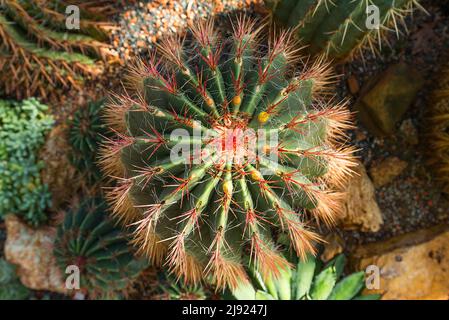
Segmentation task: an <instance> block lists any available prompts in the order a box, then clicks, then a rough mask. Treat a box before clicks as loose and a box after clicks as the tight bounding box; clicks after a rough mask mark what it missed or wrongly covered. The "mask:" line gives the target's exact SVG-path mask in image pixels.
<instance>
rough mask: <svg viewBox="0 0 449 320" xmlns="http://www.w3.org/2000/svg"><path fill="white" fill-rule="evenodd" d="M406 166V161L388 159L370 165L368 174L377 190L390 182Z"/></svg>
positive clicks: (395, 158)
mask: <svg viewBox="0 0 449 320" xmlns="http://www.w3.org/2000/svg"><path fill="white" fill-rule="evenodd" d="M407 166H408V163H407V162H406V161H403V160H401V159H399V158H398V157H389V158H385V159H384V160H382V161H380V162H378V163H376V164H374V165H372V166H371V168H370V169H369V174H370V176H371V178H372V179H373V183H374V186H375V187H376V188H379V187H382V186H384V185H387V184H389V183H390V182H392V181H393V180H394V179H395V178H396V177H397V176H399V175H400V174H401V173H402V172H403V171H404V170H405V168H407Z"/></svg>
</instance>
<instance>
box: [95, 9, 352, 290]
mask: <svg viewBox="0 0 449 320" xmlns="http://www.w3.org/2000/svg"><path fill="white" fill-rule="evenodd" d="M261 30H263V29H262V28H261V27H259V28H256V22H254V21H250V20H249V19H246V18H244V17H241V18H240V19H238V20H237V22H236V23H234V25H233V34H232V35H231V36H230V37H228V38H224V37H223V36H220V34H219V33H218V32H217V31H216V30H215V29H214V24H213V22H212V21H211V20H209V21H200V22H198V23H197V24H196V25H195V26H192V27H191V36H192V37H193V39H192V41H191V42H189V41H187V40H186V41H183V39H181V38H179V37H172V38H167V39H165V40H164V41H162V42H161V44H160V46H159V53H160V56H157V54H156V53H154V52H153V54H152V55H151V57H150V58H149V60H148V61H145V62H143V61H142V62H140V63H138V64H137V66H136V67H135V68H134V71H133V72H132V76H130V78H129V83H130V86H131V87H133V88H135V89H136V90H137V92H136V94H135V96H131V95H124V96H121V97H116V98H115V102H113V103H111V104H110V106H109V107H108V108H107V121H108V122H109V123H110V124H111V127H112V128H113V130H115V132H116V136H115V138H112V139H110V140H108V141H107V142H106V144H105V146H104V150H103V151H102V157H101V162H102V167H103V168H104V170H105V171H106V173H107V174H109V175H110V176H111V177H115V180H116V181H117V186H116V187H115V188H114V189H113V190H112V191H110V192H109V194H108V198H109V199H110V201H111V203H112V205H113V214H114V215H115V216H116V217H117V218H119V219H121V220H122V221H123V222H124V223H126V224H127V223H134V224H136V226H137V229H136V232H135V243H136V245H137V246H138V247H139V248H140V251H141V252H143V253H145V254H146V255H147V256H148V257H150V258H151V260H152V261H153V262H154V263H162V262H164V261H165V263H166V265H167V266H168V267H169V269H170V270H171V271H172V272H173V273H175V274H176V275H177V277H183V278H184V279H185V280H186V281H187V282H194V283H196V282H198V281H200V279H202V278H203V277H210V278H211V280H212V281H213V282H215V283H216V285H217V288H223V287H225V286H230V287H235V286H236V285H237V284H238V283H240V282H241V281H247V276H246V272H245V266H255V268H256V269H257V270H258V271H260V272H261V273H262V274H263V275H264V276H268V275H270V274H278V273H279V270H280V269H282V268H287V267H288V265H289V264H288V262H287V261H286V260H285V259H284V258H283V257H282V255H281V254H280V248H279V246H278V245H277V244H276V237H277V236H278V235H279V233H286V234H288V235H289V237H290V240H291V245H292V247H293V248H294V250H295V251H296V253H297V254H298V255H299V256H302V257H304V256H305V255H306V253H307V252H311V251H314V247H313V242H314V241H317V240H319V237H318V235H316V234H315V233H314V232H312V231H311V230H310V228H309V227H308V224H307V220H308V218H309V217H312V218H316V219H317V220H319V221H324V222H325V223H328V224H332V222H333V221H334V219H335V218H336V216H338V214H339V201H338V200H339V199H340V197H341V194H340V193H338V192H334V191H333V190H332V186H333V185H335V184H341V183H343V181H344V178H345V176H346V175H348V174H349V173H350V172H351V166H352V165H353V161H352V151H353V150H352V148H351V147H346V146H344V144H343V143H340V142H339V141H340V140H339V138H342V137H343V136H344V130H345V129H346V128H348V127H350V113H349V112H348V111H347V109H346V108H345V106H344V105H341V104H336V103H335V104H334V102H333V101H330V102H329V101H328V100H329V99H326V95H325V94H326V92H327V89H328V86H327V83H328V82H329V80H330V78H331V73H330V71H329V69H328V68H327V66H326V65H325V64H323V63H322V61H316V62H315V63H313V64H311V65H309V66H298V64H297V63H298V61H299V59H298V58H299V55H298V52H297V49H296V48H297V47H296V46H295V43H294V41H292V34H291V33H289V32H281V33H280V34H273V35H271V36H270V39H268V45H264V44H263V40H262V39H261V35H262V32H261ZM259 40H260V41H259ZM296 67H298V68H299V69H296ZM330 104H333V105H332V106H330ZM179 133H182V134H181V137H179V136H178V134H179ZM264 137H267V139H265V140H264ZM180 138H181V142H179V140H180ZM275 138H277V140H276V139H275ZM181 149H182V150H183V152H182V155H181V156H180V157H178V154H179V153H181ZM186 149H187V152H185V153H184V151H185V150H186ZM256 149H257V152H256ZM189 151H190V152H189ZM276 158H277V159H276Z"/></svg>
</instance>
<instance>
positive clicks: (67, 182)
mask: <svg viewBox="0 0 449 320" xmlns="http://www.w3.org/2000/svg"><path fill="white" fill-rule="evenodd" d="M66 131H67V130H66V128H65V126H64V125H57V126H55V127H53V129H52V131H51V132H50V134H49V135H48V137H47V139H46V141H45V145H44V146H43V148H42V150H41V153H40V158H41V159H42V161H44V163H45V167H44V169H43V170H42V180H43V182H44V183H46V184H47V185H48V186H49V189H50V192H51V194H52V209H53V210H54V211H57V210H58V209H59V207H60V206H61V205H62V204H63V203H67V202H69V201H70V197H71V196H72V195H73V194H75V193H76V189H77V188H78V187H79V185H80V182H79V179H75V168H74V167H73V166H72V165H71V163H70V161H69V159H68V154H69V153H70V152H71V150H70V146H68V144H67V139H66V137H67V133H66Z"/></svg>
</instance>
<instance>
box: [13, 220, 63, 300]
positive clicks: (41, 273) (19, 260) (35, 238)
mask: <svg viewBox="0 0 449 320" xmlns="http://www.w3.org/2000/svg"><path fill="white" fill-rule="evenodd" d="M5 224H6V234H7V238H6V243H5V256H6V259H7V260H8V261H9V262H11V263H13V264H15V265H17V274H18V276H19V277H20V281H22V283H23V284H24V285H25V286H27V287H28V288H31V289H34V290H48V291H53V292H59V293H66V289H65V286H64V283H63V281H62V274H61V272H60V270H59V268H58V266H57V265H56V261H55V258H54V256H53V243H54V238H55V230H54V228H50V227H45V228H40V229H32V228H30V227H28V226H27V225H26V224H24V223H23V222H21V221H20V219H19V218H18V217H16V216H15V215H8V216H7V217H6V219H5Z"/></svg>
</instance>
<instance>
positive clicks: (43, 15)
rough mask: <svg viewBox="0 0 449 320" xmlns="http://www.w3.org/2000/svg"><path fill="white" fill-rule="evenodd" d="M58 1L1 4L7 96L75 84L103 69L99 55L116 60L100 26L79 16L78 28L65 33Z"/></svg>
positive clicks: (0, 33)
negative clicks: (99, 61)
mask: <svg viewBox="0 0 449 320" xmlns="http://www.w3.org/2000/svg"><path fill="white" fill-rule="evenodd" d="M58 2H59V1H38V0H32V1H22V0H3V1H2V2H1V4H0V53H1V56H2V57H3V58H4V59H9V63H3V64H2V67H1V69H0V70H1V74H2V75H4V76H2V77H0V79H1V82H2V89H3V90H4V91H5V93H6V94H15V95H16V96H17V98H23V97H28V96H32V95H40V96H43V97H46V96H47V91H48V86H49V85H50V86H60V87H65V88H66V87H69V86H74V87H75V88H77V87H79V85H80V84H81V83H82V82H83V80H84V77H96V76H97V75H99V74H100V73H101V72H102V70H103V67H102V65H101V64H99V63H97V59H101V60H104V61H112V60H113V59H115V58H114V55H113V54H112V51H111V50H109V49H110V48H108V45H107V44H105V43H103V42H101V41H103V40H105V34H104V32H102V31H101V27H100V26H101V24H100V23H99V22H97V21H91V20H84V19H81V22H80V29H79V30H76V31H71V32H68V31H67V27H66V26H65V22H66V16H65V6H66V5H64V6H63V7H59V6H57V3H58ZM58 9H64V10H63V11H62V12H60V11H58ZM82 17H87V15H82ZM11 74H13V75H15V76H13V77H11V76H10V75H11Z"/></svg>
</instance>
